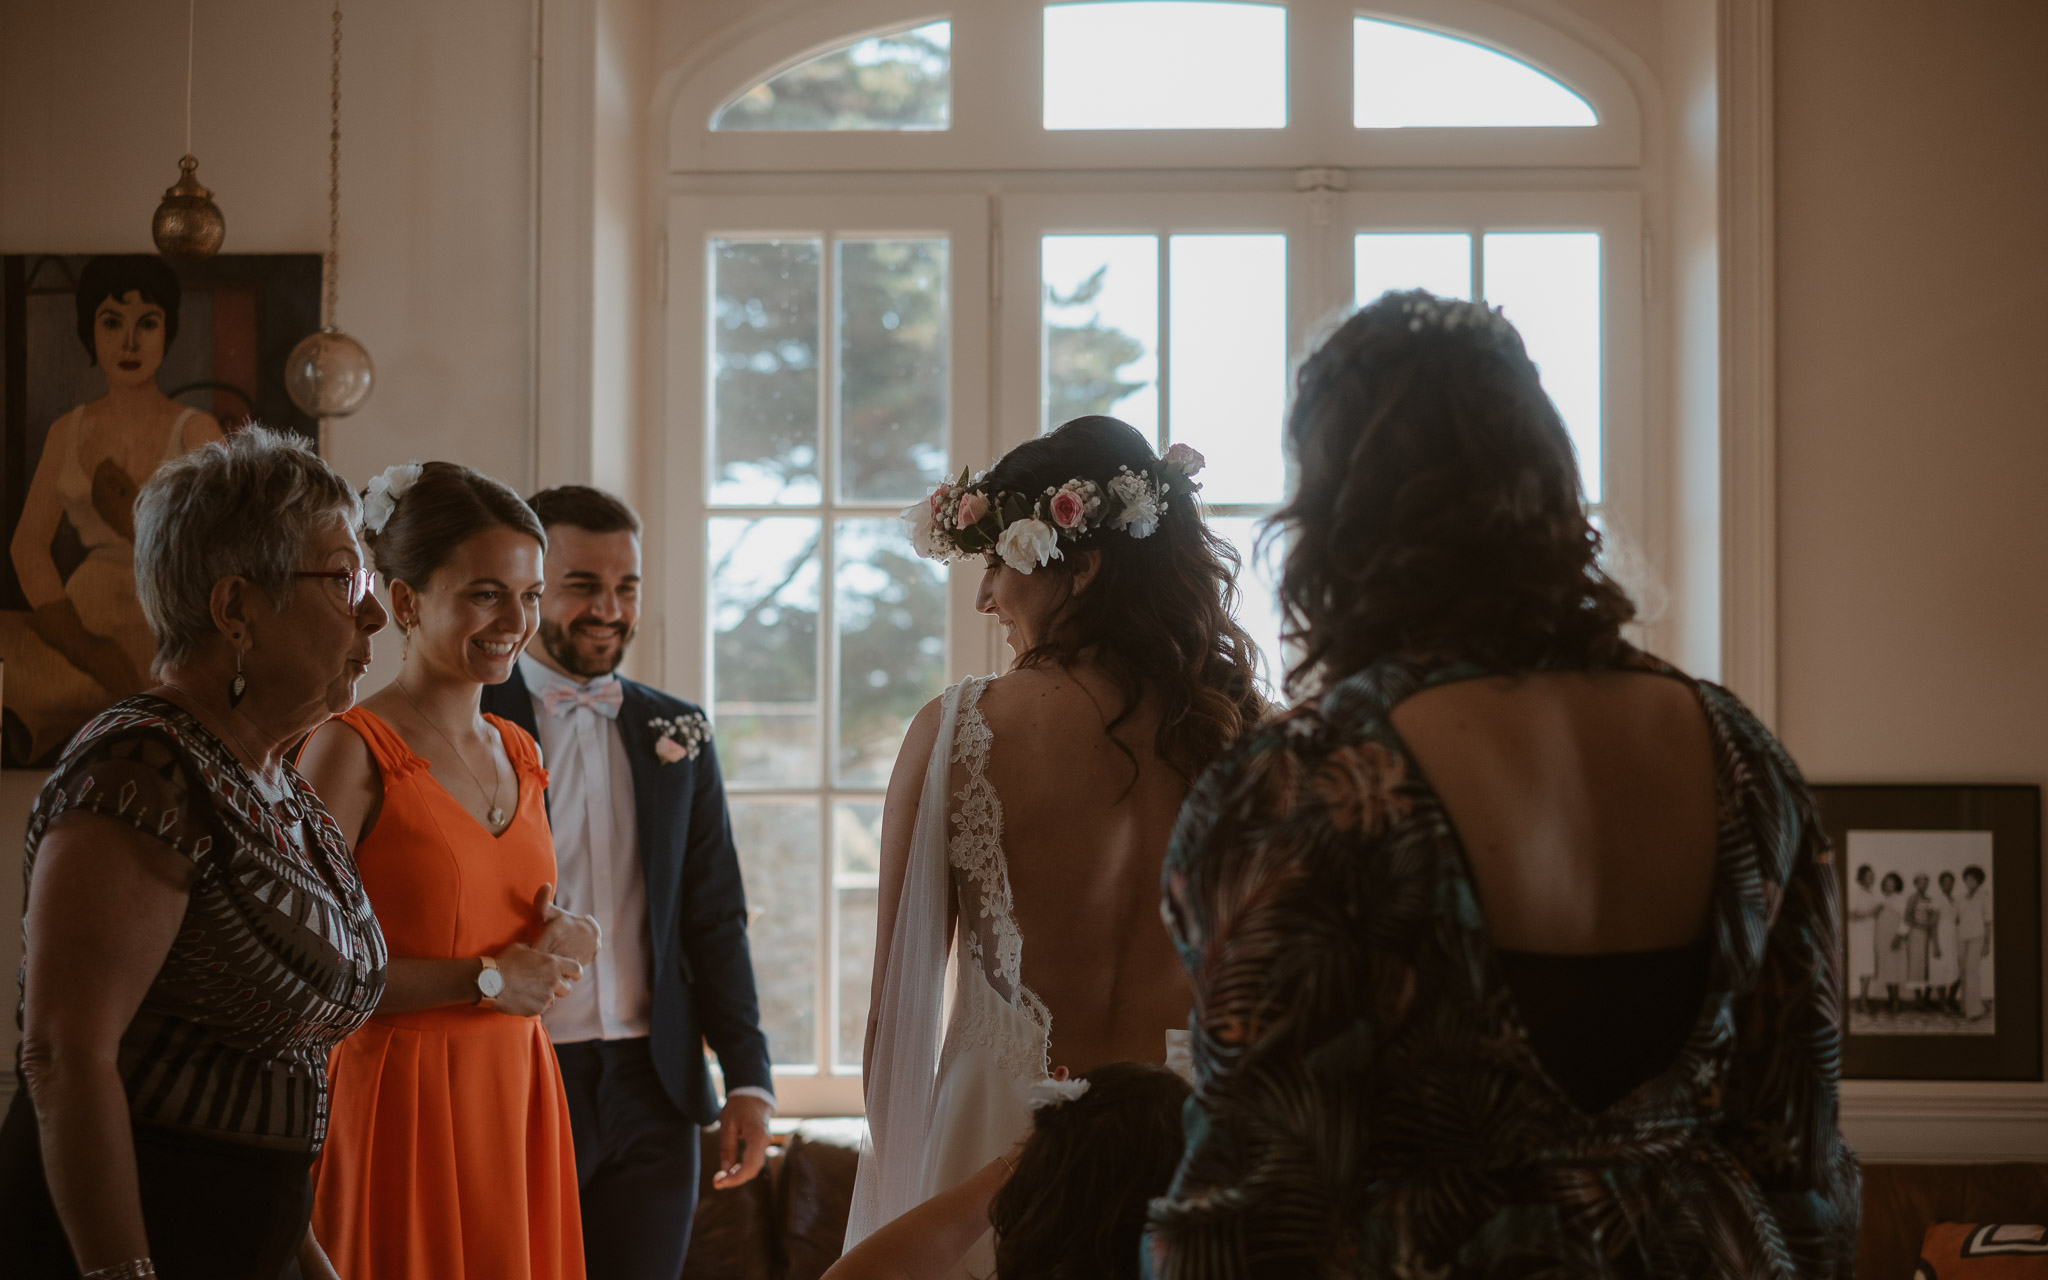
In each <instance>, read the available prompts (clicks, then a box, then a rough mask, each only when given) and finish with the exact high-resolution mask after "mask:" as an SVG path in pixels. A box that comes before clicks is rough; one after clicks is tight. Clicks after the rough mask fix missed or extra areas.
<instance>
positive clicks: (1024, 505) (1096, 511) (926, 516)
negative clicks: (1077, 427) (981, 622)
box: [903, 444, 1203, 573]
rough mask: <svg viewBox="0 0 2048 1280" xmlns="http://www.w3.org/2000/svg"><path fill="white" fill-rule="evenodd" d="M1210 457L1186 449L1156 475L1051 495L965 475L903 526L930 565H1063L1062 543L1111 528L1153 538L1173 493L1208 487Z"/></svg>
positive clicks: (907, 515)
mask: <svg viewBox="0 0 2048 1280" xmlns="http://www.w3.org/2000/svg"><path fill="white" fill-rule="evenodd" d="M1202 465H1203V459H1202V455H1201V454H1199V453H1197V452H1195V451H1194V450H1193V449H1191V448H1189V447H1188V446H1187V445H1184V444H1177V445H1174V446H1173V447H1172V448H1170V449H1168V450H1167V451H1166V453H1165V454H1164V455H1163V456H1162V457H1161V458H1160V459H1159V468H1158V471H1159V474H1158V475H1156V476H1155V475H1153V473H1152V469H1151V468H1147V469H1145V470H1143V471H1133V470H1131V469H1130V468H1129V467H1127V466H1125V467H1118V468H1117V472H1116V474H1115V475H1113V476H1111V477H1110V478H1109V483H1108V484H1107V485H1098V484H1097V483H1095V482H1094V481H1093V480H1083V479H1076V480H1069V481H1067V482H1066V483H1065V484H1062V485H1054V486H1050V487H1048V488H1047V489H1046V490H1045V491H1044V492H1043V493H1039V494H1028V493H1017V492H1014V491H1012V490H1008V489H996V488H993V487H992V486H991V485H990V484H989V482H988V473H987V472H986V471H984V472H982V473H981V474H980V475H978V476H969V475H968V474H967V472H966V471H964V470H963V471H961V473H960V478H959V479H958V480H955V481H953V482H952V483H951V484H942V485H940V486H939V487H938V488H936V489H933V490H932V492H931V496H930V497H929V498H927V499H925V500H924V501H923V502H918V503H913V504H912V505H910V506H907V507H905V508H904V509H903V523H904V526H905V527H906V528H907V529H908V530H909V531H910V542H911V545H912V546H913V547H915V548H916V549H917V554H919V555H921V556H924V557H925V558H926V559H929V560H940V561H947V562H950V561H954V560H966V559H968V558H970V557H973V556H978V555H985V554H987V553H988V552H991V551H993V552H994V553H995V554H997V555H999V556H1001V557H1002V559H1003V563H1004V564H1006V565H1009V566H1010V567H1011V568H1012V569H1015V570H1016V571H1017V572H1019V573H1030V572H1031V571H1032V570H1033V569H1036V568H1039V567H1040V566H1042V565H1047V564H1051V563H1052V562H1053V561H1055V560H1063V559H1065V558H1066V556H1065V554H1064V553H1063V552H1062V551H1061V550H1060V544H1061V543H1062V542H1078V541H1079V540H1080V539H1082V538H1084V537H1086V536H1088V535H1089V534H1092V533H1095V532H1097V531H1099V530H1103V529H1111V530H1117V531H1120V532H1123V533H1127V534H1129V535H1130V536H1131V537H1133V538H1149V537H1151V536H1152V535H1153V534H1154V533H1155V532H1157V531H1158V529H1159V521H1160V519H1161V517H1163V516H1165V514H1166V510H1167V501H1168V495H1169V494H1173V493H1176V492H1186V493H1189V494H1193V493H1195V492H1196V491H1198V490H1199V489H1200V488H1201V487H1202V486H1200V485H1198V484H1196V483H1195V482H1194V480H1193V479H1192V478H1191V477H1193V476H1194V475H1195V474H1196V473H1197V472H1199V471H1201V469H1202Z"/></svg>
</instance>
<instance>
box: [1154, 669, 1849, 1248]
mask: <svg viewBox="0 0 2048 1280" xmlns="http://www.w3.org/2000/svg"><path fill="white" fill-rule="evenodd" d="M1615 665H1616V667H1617V668H1619V669H1622V670H1630V671H1639V672H1648V673H1653V674H1656V675H1660V676H1666V677H1669V678H1672V679H1676V680H1680V681H1682V682H1684V683H1685V684H1686V685H1688V686H1689V687H1690V688H1691V689H1692V691H1693V693H1694V695H1695V696H1696V697H1697V698H1698V700H1699V704H1700V706H1701V708H1702V710H1703V711H1704V712H1705V714H1706V719H1707V724H1708V728H1709V731H1710V733H1711V735H1712V740H1713V755H1714V772H1715V778H1714V788H1715V796H1716V825H1717V843H1716V854H1715V859H1716V870H1715V879H1714V890H1713V905H1712V907H1711V922H1710V924H1709V926H1708V930H1707V948H1708V951H1709V960H1708V967H1707V982H1706V990H1705V993H1704V996H1703V997H1702V996H1701V994H1700V993H1699V992H1698V991H1697V989H1696V990H1695V991H1694V993H1693V1000H1692V1001H1689V1002H1688V1003H1691V1004H1692V1007H1693V1009H1694V1010H1695V1012H1694V1013H1693V1014H1692V1016H1691V1019H1690V1023H1691V1031H1690V1034H1689V1035H1688V1037H1687V1039H1686V1042H1685V1045H1684V1048H1683V1049H1682V1050H1681V1051H1680V1052H1679V1053H1678V1054H1677V1056H1676V1058H1675V1059H1674V1060H1673V1061H1672V1062H1671V1063H1670V1064H1669V1065H1668V1067H1667V1068H1666V1069H1665V1070H1663V1071H1661V1072H1659V1073H1658V1074H1656V1075H1655V1076H1653V1077H1652V1078H1650V1079H1648V1080H1644V1081H1642V1082H1641V1083H1639V1084H1638V1085H1637V1086H1636V1087H1635V1088H1633V1089H1631V1090H1630V1091H1629V1092H1628V1093H1626V1094H1625V1095H1623V1096H1622V1097H1620V1098H1619V1099H1617V1100H1615V1101H1613V1102H1612V1103H1611V1104H1609V1105H1607V1106H1606V1107H1605V1108H1604V1109H1603V1110H1601V1111H1599V1112H1598V1113H1597V1114H1588V1113H1587V1112H1585V1111H1583V1110H1581V1109H1580V1107H1579V1106H1578V1105H1577V1104H1575V1103H1574V1102H1573V1100H1572V1099H1571V1097H1570V1096H1569V1095H1568V1094H1567V1093H1566V1092H1565V1091H1564V1090H1563V1088H1561V1086H1560V1084H1559V1082H1558V1081H1557V1080H1555V1079H1553V1078H1552V1077H1551V1076H1550V1075H1549V1074H1548V1073H1547V1072H1546V1071H1545V1069H1544V1066H1543V1063H1542V1061H1541V1060H1540V1059H1539V1058H1538V1056H1537V1055H1536V1052H1535V1050H1534V1049H1533V1047H1532V1045H1531V1041H1530V1036H1529V1030H1528V1026H1527V1024H1526V1023H1525V1022H1524V1021H1523V1019H1522V1017H1521V1014H1520V1011H1519V1010H1518V1009H1517V1007H1516V1004H1515V999H1514V995H1513V992H1512V991H1511V989H1510V988H1509V986H1508V984H1507V982H1506V980H1505V974H1504V971H1503V967H1502V964H1501V957H1500V956H1499V954H1498V953H1497V952H1495V951H1494V949H1493V947H1492V945H1491V943H1490V942H1489V940H1488V937H1487V932H1486V921H1485V918H1484V916H1483V915H1482V914H1481V911H1480V903H1479V896H1478V892H1477V890H1476V889H1475V887H1474V884H1473V879H1472V875H1471V869H1470V867H1469V865H1468V864H1467V862H1466V858H1465V852H1464V849H1463V846H1462V845H1460V843H1459V842H1458V837H1457V831H1456V828H1455V827H1454V826H1453V825H1452V823H1451V820H1450V817H1449V815H1448V813H1447V812H1446V810H1445V808H1444V805H1443V802H1442V801H1441V800H1440V799H1439V798H1438V796H1437V794H1436V792H1435V790H1434V789H1433V788H1432V787H1431V786H1430V783H1429V779H1428V778H1427V777H1426V776H1425V775H1424V774H1423V772H1422V770H1421V768H1420V767H1419V766H1418V765H1417V764H1416V761H1415V759H1414V757H1413V756H1411V755H1410V754H1409V752H1408V748H1407V745H1406V744H1405V743H1404V742H1403V741H1402V739H1401V736H1400V734H1399V733H1398V732H1397V731H1396V730H1395V728H1394V725H1393V721H1392V718H1391V714H1390V713H1391V712H1392V710H1393V708H1394V707H1395V706H1396V704H1398V703H1400V702H1401V701H1403V700H1404V699H1406V698H1408V697H1409V696H1411V695H1413V694H1415V693H1418V692H1420V691H1421V690H1423V689H1427V688H1431V687H1434V686H1437V685H1441V684H1446V683H1449V682H1451V681H1456V680H1465V679H1472V678H1475V677H1479V676H1484V675H1488V674H1491V673H1490V672H1488V671H1485V670H1483V669H1481V668H1480V667H1478V666H1476V665H1474V664H1471V663H1466V662H1457V661H1424V660H1410V659H1406V658H1399V657H1392V658H1386V659H1383V660H1381V661H1379V662H1377V663H1375V664H1374V665H1372V666H1371V667H1368V668H1367V669H1366V670H1364V671H1362V672H1359V673H1358V674H1356V675H1354V676H1352V677H1350V678H1348V679H1346V680H1343V681H1340V682H1338V683H1336V684H1335V685H1333V686H1332V687H1331V688H1330V689H1329V690H1328V691H1327V693H1325V694H1324V695H1323V696H1322V697H1319V698H1314V699H1311V700H1309V701H1307V702H1304V703H1303V704H1301V705H1299V706H1297V707H1295V708H1294V709H1292V710H1290V711H1288V712H1286V713H1284V714H1282V715H1280V716H1277V717H1275V718H1273V719H1271V720H1268V721H1266V722H1265V723H1263V724H1261V725H1260V726H1258V728H1256V729H1254V730H1253V731H1251V732H1250V733H1248V734H1246V735H1245V736H1244V737H1242V738H1240V739H1239V740H1238V742H1237V743H1236V744H1235V745H1234V746H1232V747H1231V748H1230V749H1229V750H1227V751H1226V752H1225V753H1224V755H1223V757H1222V759H1220V760H1219V761H1218V762H1217V763H1216V764H1215V765H1214V766H1213V767H1212V768H1211V769H1210V770H1209V771H1208V772H1207V773H1206V774H1204V775H1203V776H1202V778H1201V780H1200V781H1199V782H1198V783H1197V784H1196V785H1195V787H1194V789H1193V791H1192V792H1190V794H1189V796H1188V799H1187V803H1186V804H1185V806H1184V807H1183V808H1182V810H1181V817H1180V823H1179V826H1178V827H1177V828H1176V830H1175V831H1174V835H1173V840H1172V844H1171V846H1170V847H1169V850H1168V853H1167V861H1166V874H1165V880H1166V903H1165V912H1166V916H1167V924H1168V928H1169V929H1170V931H1171V932H1172V935H1173V938H1174V942H1175V944H1176V946H1177V947H1178V949H1179V951H1180V954H1181V959H1182V962H1183V963H1184V964H1185V965H1186V966H1187V969H1188V972H1189V975H1190V977H1191V979H1192V981H1193V986H1194V1016H1193V1026H1192V1030H1193V1036H1192V1039H1193V1049H1194V1054H1193V1056H1194V1094H1193V1100H1192V1102H1191V1104H1190V1105H1189V1108H1188V1114H1187V1150H1186V1154H1185V1157H1184V1158H1183V1160H1182V1162H1181V1165H1180V1169H1179V1172H1178V1174H1177V1176H1176V1177H1175V1180H1174V1183H1173V1186H1172V1188H1171V1189H1170V1190H1169V1191H1168V1193H1167V1194H1166V1196H1164V1197H1163V1198H1161V1199H1158V1200H1154V1201H1153V1202H1152V1205H1151V1212H1150V1220H1151V1221H1150V1231H1149V1234H1148V1240H1147V1248H1146V1250H1145V1254H1146V1262H1147V1264H1148V1266H1149V1269H1150V1272H1151V1274H1152V1275H1153V1276H1154V1277H1158V1278H1159V1280H1225V1278H1235V1277H1254V1276H1258V1277H1264V1276H1282V1275H1285V1276H1297V1275H1299V1276H1309V1275H1314V1276H1402V1277H1433V1278H1438V1280H1443V1278H1459V1277H1482V1276H1483V1277H1499V1276H1560V1277H1562V1276H1599V1277H1648V1276H1686V1277H1700V1276H1708V1277H1731V1278H1732V1277H1738V1276H1740V1277H1775V1278H1786V1280H1789V1278H1790V1277H1817V1276H1844V1277H1846V1276H1848V1275H1849V1274H1850V1272H1851V1270H1852V1268H1853V1267H1854V1265H1855V1252H1856V1228H1857V1219H1858V1214H1859V1201H1858V1188H1859V1183H1860V1177H1859V1172H1858V1169H1857V1164H1856V1157H1855V1154H1854V1153H1853V1152H1852V1151H1850V1149H1849V1148H1848V1146H1847V1145H1846V1144H1845V1143H1844V1142H1843V1141H1842V1137H1841V1132H1840V1130H1839V1128H1838V1127H1837V1101H1836V1083H1837V1079H1838V1077H1839V1074H1840V1069H1841V1010H1842V1005H1841V995H1842V967H1841V959H1840V957H1841V955H1842V916H1841V904H1840V899H1839V891H1838V888H1837V886H1836V882H1835V875H1836V868H1835V865H1834V857H1833V854H1832V852H1831V850H1830V848H1829V845H1828V839H1827V836H1826V835H1825V834H1824V832H1823V831H1822V828H1821V826H1820V823H1819V821H1818V819H1817V816H1816V810H1815V807H1814V802H1813V796H1812V793H1811V792H1809V791H1808V790H1807V787H1806V783H1805V782H1804V780H1802V779H1801V777H1800V775H1799V770H1798V768H1797V767H1796V766H1795V765H1794V764H1793V763H1792V760H1791V757H1789V756H1788V755H1786V754H1785V751H1784V748H1783V747H1781V746H1779V745H1778V742H1777V740H1776V739H1775V738H1773V737H1772V736H1771V734H1770V732H1769V731H1768V730H1766V729H1765V728H1764V727H1763V725H1762V724H1760V723H1758V721H1757V720H1756V718H1755V717H1754V716H1752V715H1751V714H1750V713H1749V712H1748V710H1746V709H1745V708H1744V707H1743V706H1742V704H1741V703H1740V702H1738V701H1737V700H1736V698H1735V697H1734V695H1733V694H1730V693H1729V692H1728V691H1727V690H1725V689H1722V688H1719V687H1718V686H1715V685H1712V684H1708V683H1705V682H1703V681H1694V680H1692V679H1690V678H1689V677H1687V676H1685V675H1684V674H1683V673H1681V672H1679V671H1677V670H1676V669H1675V668H1672V667H1670V666H1668V665H1666V664H1664V663H1662V662H1660V661H1658V660H1657V659H1654V658H1652V657H1650V656H1648V655H1646V654H1642V653H1639V652H1636V651H1634V650H1630V651H1629V652H1628V653H1627V654H1626V655H1625V656H1624V657H1623V658H1622V659H1621V660H1620V661H1619V662H1617V663H1616V664H1615Z"/></svg>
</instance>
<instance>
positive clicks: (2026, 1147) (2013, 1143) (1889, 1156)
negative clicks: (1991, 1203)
mask: <svg viewBox="0 0 2048 1280" xmlns="http://www.w3.org/2000/svg"><path fill="white" fill-rule="evenodd" d="M1841 1097H1842V1133H1843V1135H1844V1136H1845V1137H1847V1138H1848V1139H1849V1143H1850V1145H1851V1146H1853V1147H1855V1148H1856V1154H1857V1155H1858V1156H1859V1157H1861V1158H1862V1159H1863V1160H1864V1162H1865V1163H1872V1164H1887V1163H1901V1162H1910V1163H1933V1164H1952V1163H1979V1162H1983V1163H1996V1162H2001V1161H2013V1160H2026V1161H2038V1160H2048V1086H2044V1085H2039V1084H1988V1083H1970V1082H1964V1081H1904V1080H1845V1081H1843V1082H1842V1094H1841Z"/></svg>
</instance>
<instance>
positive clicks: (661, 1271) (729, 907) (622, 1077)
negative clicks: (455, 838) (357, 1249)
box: [483, 485, 775, 1280]
mask: <svg viewBox="0 0 2048 1280" xmlns="http://www.w3.org/2000/svg"><path fill="white" fill-rule="evenodd" d="M531 505H532V507H533V509H534V512H535V514H537V515H539V516H540V521H541V524H542V525H543V526H544V527H545V528H546V529H547V534H548V551H547V561H546V567H547V591H546V593H545V594H544V595H543V597H542V599H541V606H540V634H539V637H538V643H537V644H535V645H533V646H531V647H529V648H528V650H527V652H526V653H524V654H522V655H521V656H520V658H519V661H518V663H517V664H516V665H515V666H514V668H513V671H512V678H511V679H509V680H507V681H506V682H505V683H503V684H501V685H495V686H493V687H491V688H488V689H485V690H484V697H483V706H484V710H486V711H489V712H493V713H495V714H497V715H500V716H503V717H504V718H505V719H507V720H510V721H512V722H513V723H515V724H517V725H519V726H521V727H522V728H524V729H525V730H526V731H527V732H529V733H531V734H533V736H534V738H535V739H536V740H537V741H539V743H540V746H541V754H542V762H543V764H545V765H546V767H547V770H548V793H547V800H548V816H549V821H550V823H551V825H552V826H553V828H554V833H555V856H556V861H557V864H558V878H559V880H560V884H559V886H558V887H557V889H556V892H555V900H556V902H557V903H558V904H560V905H561V906H562V907H563V908H564V909H565V910H570V911H578V912H585V913H588V914H590V915H593V916H595V917H597V920H598V922H599V924H600V925H601V926H602V928H603V930H604V947H603V949H602V950H601V951H600V952H599V954H598V958H597V960H596V961H595V962H593V963H592V964H591V965H589V966H587V967H586V968H585V969H584V972H583V980H582V981H581V982H578V983H577V984H576V989H575V991H574V992H573V993H572V994H571V995H569V996H568V997H567V998H565V999H562V1000H558V1001H556V1002H555V1004H554V1006H553V1007H552V1008H551V1009H549V1010H548V1012H547V1014H546V1016H545V1018H544V1019H543V1021H544V1023H545V1025H546V1026H547V1029H548V1036H549V1038H550V1039H551V1040H553V1041H554V1044H555V1054H556V1056H557V1058H559V1059H560V1061H561V1064H562V1083H563V1085H564V1087H565V1088H566V1089H567V1091H568V1095H569V1118H570V1123H571V1126H572V1128H573V1130H574V1132H575V1139H576V1179H577V1183H578V1186H579V1188H580V1190H581V1193H582V1204H583V1252H584V1259H585V1262H586V1265H587V1268H588V1271H589V1275H590V1277H591V1280H642V1278H643V1277H644V1278H645V1280H676V1277H677V1275H678V1274H680V1273H681V1271H682V1267H683V1255H684V1254H685V1253H686V1252H687V1251H688V1249H689V1242H690V1221H691V1215H692V1214H693V1213H694V1212H695V1209H696V1204H697V1126H699V1125H706V1124H710V1123H711V1122H712V1121H713V1120H714V1119H715V1120H717V1121H718V1123H719V1132H720V1134H721V1138H720V1151H719V1168H718V1169H717V1170H716V1171H714V1175H713V1178H712V1185H713V1186H716V1187H721V1188H723V1187H732V1186H738V1185H739V1184H740V1183H742V1182H745V1181H747V1180H748V1179H750V1178H752V1177H753V1176H754V1175H755V1174H757V1173H759V1172H760V1170H761V1163H762V1160H763V1158H764V1157H765V1156H766V1154H767V1150H768V1121H769V1118H770V1117H771V1116H772V1115H773V1114H774V1108H775V1095H774V1093H773V1091H772V1088H773V1081H772V1079H771V1077H770V1075H769V1070H768V1042H767V1040H766V1038H765V1037H763V1036H762V1034H761V1030H760V1026H759V1022H760V1010H759V1005H758V1003H757V1001H756V998H755V995H754V969H753V961H752V958H751V957H750V956H749V954H748V951H747V932H746V927H747V905H746V899H745V895H744V893H743V891H742V889H741V885H740V867H739V856H738V854H737V852H736V851H735V850H734V848H733V840H732V826H731V824H730V823H729V822H728V821H727V819H726V807H725V785H724V783H723V781H721V779H720V778H719V774H718V757H717V754H716V752H715V750H714V749H713V747H712V744H711V738H710V728H709V724H708V723H707V721H706V720H705V717H704V713H703V711H702V710H700V709H699V708H697V707H695V706H692V705H691V704H690V703H687V702H684V701H682V700H681V699H679V698H672V697H670V696H669V695H667V694H665V693H663V692H661V691H660V690H658V689H651V688H649V687H647V686H646V685H644V684H639V683H636V682H635V681H632V680H626V679H623V678H621V677H620V676H619V675H618V674H617V671H618V666H619V662H620V660H621V659H623V658H624V657H625V655H626V646H627V645H629V644H631V643H632V640H633V631H634V627H635V625H636V624H637V622H638V620H639V615H640V600H639V594H640V520H639V518H638V517H637V516H635V515H634V514H633V511H632V509H631V508H630V507H628V506H626V504H625V503H623V502H621V501H619V500H618V499H617V498H614V497H612V496H611V495H610V494H608V493H604V492H602V491H600V490H597V489H591V488H587V487H585V486H582V485H566V486H563V487H561V488H556V489H549V490H547V491H545V492H543V493H538V494H535V495H534V496H533V498H532V499H531ZM707 1044H708V1045H710V1047H711V1049H712V1050H713V1051H714V1052H716V1053H717V1054H718V1063H719V1068H720V1070H721V1071H722V1072H723V1073H724V1077H725V1106H724V1109H723V1110H720V1109H719V1107H718V1103H717V1099H716V1097H715V1096H714V1093H713V1090H712V1086H711V1079H710V1072H709V1067H708V1064H707V1063H706V1062H705V1057H704V1047H705V1045H707Z"/></svg>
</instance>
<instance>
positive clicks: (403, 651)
mask: <svg viewBox="0 0 2048 1280" xmlns="http://www.w3.org/2000/svg"><path fill="white" fill-rule="evenodd" d="M398 634H399V635H400V636H402V637H404V638H403V639H402V640H400V641H399V642H398V660H399V662H401V663H403V662H404V661H405V660H406V659H407V658H408V657H410V656H411V655H412V631H411V629H410V628H408V629H406V630H403V631H400V632H399V633H398Z"/></svg>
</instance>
